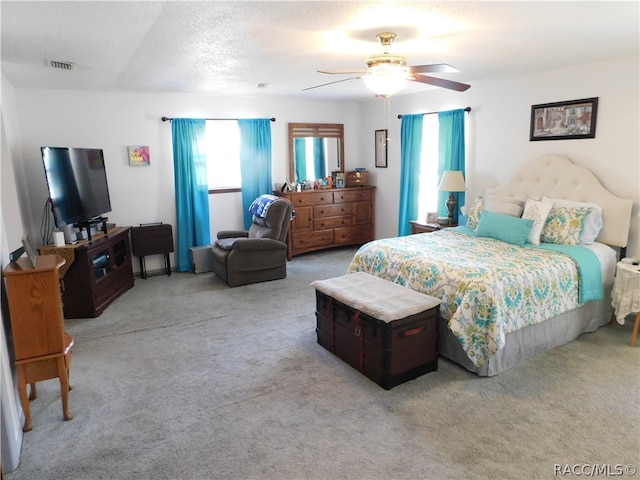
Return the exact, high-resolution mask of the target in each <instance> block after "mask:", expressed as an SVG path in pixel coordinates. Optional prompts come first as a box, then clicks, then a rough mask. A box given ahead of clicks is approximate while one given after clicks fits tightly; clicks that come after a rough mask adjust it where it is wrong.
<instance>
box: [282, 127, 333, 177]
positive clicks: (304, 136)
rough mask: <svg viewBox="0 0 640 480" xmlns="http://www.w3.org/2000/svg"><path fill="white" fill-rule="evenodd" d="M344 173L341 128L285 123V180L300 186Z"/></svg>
mask: <svg viewBox="0 0 640 480" xmlns="http://www.w3.org/2000/svg"><path fill="white" fill-rule="evenodd" d="M334 171H339V172H344V125H343V124H341V123H290V124H289V178H290V179H291V181H292V182H295V183H302V182H304V181H307V180H310V181H313V180H315V179H318V178H325V177H328V176H331V173H332V172H334Z"/></svg>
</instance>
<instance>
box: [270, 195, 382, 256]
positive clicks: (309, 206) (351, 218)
mask: <svg viewBox="0 0 640 480" xmlns="http://www.w3.org/2000/svg"><path fill="white" fill-rule="evenodd" d="M274 193H275V194H276V195H278V196H281V197H284V198H287V199H288V200H289V201H290V202H291V203H292V204H293V208H294V210H295V218H294V219H293V221H292V222H291V226H290V228H289V233H288V234H287V259H289V260H291V259H292V258H293V257H294V256H295V255H299V254H301V253H306V252H311V251H314V250H323V249H326V248H331V247H338V246H346V245H359V244H363V243H366V242H369V241H371V240H373V211H374V210H373V206H374V193H375V187H354V188H347V187H345V188H339V189H332V190H303V191H301V192H274Z"/></svg>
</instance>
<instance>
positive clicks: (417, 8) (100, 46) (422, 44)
mask: <svg viewBox="0 0 640 480" xmlns="http://www.w3.org/2000/svg"><path fill="white" fill-rule="evenodd" d="M0 8H1V10H0V15H1V22H2V23H1V35H2V37H1V48H2V49H1V60H2V72H3V74H4V75H5V76H6V77H7V78H8V79H9V81H10V82H11V83H12V84H13V85H14V86H15V87H19V88H53V89H79V90H99V91H131V92H169V91H170V92H200V93H212V94H216V95H259V96H273V95H287V96H294V95H298V96H302V97H307V98H327V99H344V100H363V99H368V98H371V96H372V93H371V92H369V91H368V90H367V89H366V87H365V86H364V83H363V82H362V81H361V80H350V81H345V82H341V83H337V84H334V85H328V86H325V87H322V88H317V89H313V90H309V91H302V89H303V88H305V87H310V86H313V85H317V84H322V83H326V82H331V81H334V80H340V79H343V78H349V77H350V76H348V75H344V76H336V75H332V76H330V75H324V74H320V73H317V71H316V70H319V69H361V68H363V67H364V61H365V59H366V57H367V56H369V55H372V54H376V53H381V51H382V50H381V47H380V46H379V45H378V43H377V40H376V38H375V35H376V33H378V32H381V31H387V30H390V31H393V32H396V33H397V34H398V37H397V39H396V41H395V42H394V44H393V46H392V49H391V51H392V53H399V54H402V55H404V56H405V57H406V58H407V62H408V64H409V65H422V64H428V63H448V64H450V65H453V66H455V67H457V68H458V69H459V70H460V73H449V74H440V75H437V76H440V77H442V78H448V79H451V80H456V81H459V82H463V83H469V84H471V85H472V88H473V82H474V81H477V80H481V79H487V78H500V77H507V76H512V75H520V74H524V73H528V72H535V71H543V70H548V69H554V68H558V67H562V66H564V65H572V64H579V63H586V62H592V61H597V60H599V59H606V58H612V57H619V56H626V55H631V54H634V53H637V52H638V50H639V45H640V39H639V15H640V13H639V2H638V1H624V2H610V1H603V2H592V1H586V2H585V1H582V2H580V1H572V2H561V1H554V2H527V1H515V2H486V1H471V2H469V1H467V2H462V1H446V2H444V1H439V2H430V1H386V2H353V1H338V2H332V1H316V2H294V1H280V2H273V1H252V2H241V1H231V2H228V1H209V2H190V1H179V2H156V1H145V2H112V1H105V2H96V1H90V2H89V1H88V2H80V1H73V2H59V1H56V2H31V1H17V2H12V1H7V0H2V1H1V3H0ZM49 60H58V61H64V62H72V63H73V64H74V65H75V68H74V69H73V70H71V71H61V70H54V69H52V68H50V67H49V66H48V64H47V62H48V61H49ZM612 73H615V72H612ZM258 84H266V87H265V88H258ZM427 88H432V87H428V86H426V85H422V84H417V83H412V84H411V86H410V87H409V88H408V89H407V90H405V92H415V91H420V90H425V89H427Z"/></svg>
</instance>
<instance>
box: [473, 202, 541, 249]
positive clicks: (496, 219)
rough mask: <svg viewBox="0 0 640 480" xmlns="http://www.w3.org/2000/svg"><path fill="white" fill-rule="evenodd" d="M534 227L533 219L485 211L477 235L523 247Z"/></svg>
mask: <svg viewBox="0 0 640 480" xmlns="http://www.w3.org/2000/svg"><path fill="white" fill-rule="evenodd" d="M532 226H533V220H531V219H523V218H518V217H514V216H513V215H505V214H502V213H493V212H490V211H489V210H485V211H484V212H482V216H481V217H480V223H479V224H478V228H477V230H476V235H477V236H478V237H490V238H495V239H496V240H502V241H503V242H507V243H512V244H514V245H520V246H523V245H524V244H525V242H526V241H527V237H528V236H529V231H530V230H531V227H532Z"/></svg>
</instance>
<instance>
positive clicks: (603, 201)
mask: <svg viewBox="0 0 640 480" xmlns="http://www.w3.org/2000/svg"><path fill="white" fill-rule="evenodd" d="M487 193H492V194H496V195H506V196H511V197H532V198H542V196H543V195H547V196H548V197H554V198H563V199H566V200H574V201H577V202H591V203H595V204H597V205H600V206H601V207H602V224H603V225H602V230H600V234H599V235H598V238H597V239H596V240H597V241H598V242H601V243H605V244H607V245H611V246H614V247H626V246H627V241H628V239H629V227H630V224H631V207H632V204H633V202H632V201H631V200H629V199H626V198H620V197H617V196H615V195H614V194H612V193H611V192H609V191H608V190H606V189H605V188H604V187H603V186H602V185H601V184H600V182H599V181H598V179H597V178H596V177H595V175H594V174H593V173H591V171H589V170H588V169H586V168H585V167H581V166H580V165H576V164H575V163H573V162H572V161H571V160H569V159H568V158H566V157H563V156H561V155H555V154H550V155H545V156H543V157H541V158H538V159H536V160H533V161H532V162H529V163H528V164H526V165H525V166H523V167H522V168H520V169H519V170H518V171H517V172H516V173H515V174H514V175H513V177H511V179H510V180H509V181H508V182H507V183H505V184H504V185H501V186H499V187H496V188H492V189H488V190H487Z"/></svg>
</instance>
